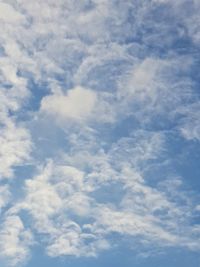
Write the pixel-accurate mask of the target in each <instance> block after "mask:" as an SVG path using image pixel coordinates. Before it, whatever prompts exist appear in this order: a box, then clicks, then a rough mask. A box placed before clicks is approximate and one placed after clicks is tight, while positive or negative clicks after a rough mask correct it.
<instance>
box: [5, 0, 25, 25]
mask: <svg viewBox="0 0 200 267" xmlns="http://www.w3.org/2000/svg"><path fill="white" fill-rule="evenodd" d="M0 9H1V13H0V20H3V21H5V22H11V23H14V22H16V21H19V20H23V18H24V16H23V15H22V14H21V13H19V12H17V11H16V10H15V9H14V8H13V7H12V6H11V5H9V4H6V3H0Z"/></svg>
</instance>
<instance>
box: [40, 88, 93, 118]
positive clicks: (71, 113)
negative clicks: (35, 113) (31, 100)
mask: <svg viewBox="0 0 200 267" xmlns="http://www.w3.org/2000/svg"><path fill="white" fill-rule="evenodd" d="M96 101H97V95H96V93H95V92H93V91H92V90H90V89H85V88H83V87H76V88H73V89H71V90H69V91H68V93H67V94H66V95H63V94H57V95H55V94H54V95H49V96H46V97H44V98H43V99H42V103H41V110H42V111H44V112H46V113H47V114H51V115H54V116H55V117H57V116H58V117H60V118H61V119H74V120H84V119H87V118H88V117H89V116H91V114H92V111H93V109H94V107H95V104H96Z"/></svg>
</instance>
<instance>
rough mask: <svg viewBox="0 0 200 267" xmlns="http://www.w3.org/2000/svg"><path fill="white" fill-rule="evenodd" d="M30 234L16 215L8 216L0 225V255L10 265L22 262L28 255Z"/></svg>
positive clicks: (30, 241) (30, 242)
mask: <svg viewBox="0 0 200 267" xmlns="http://www.w3.org/2000/svg"><path fill="white" fill-rule="evenodd" d="M32 241H33V239H32V234H31V232H30V231H29V230H26V229H25V228H24V225H23V223H22V221H21V219H20V218H19V217H18V216H9V217H7V218H6V219H5V221H4V222H3V224H2V225H1V231H0V248H1V252H0V257H2V258H6V259H8V260H9V264H10V265H11V266H15V265H16V264H19V263H22V262H24V260H27V258H28V257H29V245H31V244H32Z"/></svg>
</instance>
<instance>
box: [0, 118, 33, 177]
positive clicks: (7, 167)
mask: <svg viewBox="0 0 200 267" xmlns="http://www.w3.org/2000/svg"><path fill="white" fill-rule="evenodd" d="M0 147H1V150H0V177H1V179H2V178H6V177H12V176H13V167H14V166H17V165H20V164H23V162H24V161H26V160H28V159H29V155H30V151H31V140H30V135H29V132H28V131H27V130H26V129H24V128H21V127H16V126H15V125H14V124H13V123H12V122H9V123H8V122H7V125H6V126H3V127H2V129H1V133H0Z"/></svg>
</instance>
